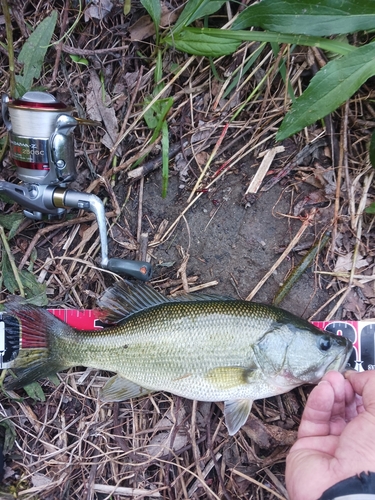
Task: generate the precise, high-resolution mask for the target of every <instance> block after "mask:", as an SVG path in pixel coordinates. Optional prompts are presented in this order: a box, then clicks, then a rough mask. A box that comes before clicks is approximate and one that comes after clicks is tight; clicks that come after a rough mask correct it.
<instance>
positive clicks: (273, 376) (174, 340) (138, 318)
mask: <svg viewBox="0 0 375 500" xmlns="http://www.w3.org/2000/svg"><path fill="white" fill-rule="evenodd" d="M98 305H99V307H100V308H101V310H102V312H103V315H104V316H105V321H106V322H107V323H109V324H110V325H109V326H107V327H105V328H103V329H100V330H93V331H82V330H78V329H75V328H73V327H71V326H70V325H68V324H66V323H64V322H62V321H61V320H59V319H58V318H56V317H55V316H53V315H52V314H51V313H49V312H48V311H47V310H46V309H43V308H41V307H38V306H34V305H31V304H29V303H27V302H25V301H23V300H21V299H20V298H19V297H14V296H11V297H10V298H9V299H8V300H7V302H6V304H5V314H9V315H12V316H14V317H16V318H17V320H18V322H19V325H20V329H21V346H22V349H20V350H19V353H18V356H17V357H16V358H15V360H14V365H13V368H12V370H13V371H14V373H15V376H16V378H13V379H11V380H10V381H8V382H6V384H5V386H6V388H7V389H18V388H21V387H23V386H25V385H27V384H30V383H31V382H33V381H36V380H40V379H42V378H44V377H46V376H48V375H51V374H53V373H56V372H59V371H62V370H65V369H68V368H71V367H75V366H85V367H91V368H96V369H100V370H106V371H110V372H114V373H115V375H114V376H113V377H111V378H110V379H109V380H108V381H107V383H106V384H105V385H104V387H103V388H102V389H101V391H100V394H99V397H100V399H101V400H102V401H104V402H111V401H124V400H126V399H129V398H135V397H139V396H143V395H146V394H150V393H153V392H156V391H165V392H169V393H172V394H174V395H177V396H181V397H184V398H188V399H192V400H198V401H211V402H224V417H225V423H226V426H227V429H228V433H229V435H234V434H235V433H236V432H237V431H238V430H239V429H240V428H241V427H242V426H243V425H244V424H245V423H246V421H247V419H248V416H249V413H250V411H251V407H252V404H253V401H254V400H257V399H263V398H267V397H271V396H275V395H278V394H283V393H285V392H288V391H290V390H292V389H294V388H295V387H298V386H300V385H302V384H306V383H309V384H315V383H317V382H318V381H319V380H320V379H321V378H322V376H323V375H324V374H325V373H326V372H327V371H329V370H337V371H341V372H342V371H344V370H345V367H346V364H347V362H348V359H349V356H350V353H351V350H352V343H351V341H350V340H349V339H347V338H345V337H342V336H337V335H334V334H332V333H328V332H325V331H323V330H320V329H318V328H317V327H315V326H314V325H312V324H310V323H309V322H308V321H306V320H303V319H301V318H299V317H298V316H295V315H294V314H292V313H290V312H287V311H285V310H283V309H279V308H277V307H274V306H269V305H264V304H259V303H256V302H248V301H243V300H238V299H234V298H231V297H221V296H216V295H210V294H201V295H186V296H179V297H173V298H171V297H165V296H164V295H162V294H161V293H159V292H158V291H156V290H154V289H153V288H152V287H150V286H148V285H146V284H137V283H132V282H128V281H125V280H123V281H118V282H116V283H115V284H114V285H113V286H112V287H110V288H108V289H107V290H106V291H105V292H104V294H103V295H102V297H101V298H100V299H99V301H98Z"/></svg>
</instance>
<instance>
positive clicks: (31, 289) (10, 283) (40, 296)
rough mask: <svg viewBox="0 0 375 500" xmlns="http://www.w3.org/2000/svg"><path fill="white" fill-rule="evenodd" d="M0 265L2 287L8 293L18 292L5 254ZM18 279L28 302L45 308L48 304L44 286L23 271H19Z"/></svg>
mask: <svg viewBox="0 0 375 500" xmlns="http://www.w3.org/2000/svg"><path fill="white" fill-rule="evenodd" d="M1 264H2V269H1V270H2V277H3V280H4V286H5V287H6V288H7V289H8V290H9V292H10V293H16V292H17V291H19V289H18V284H17V281H16V279H15V277H14V274H13V270H12V267H11V265H10V262H9V258H8V256H7V255H6V253H5V252H4V253H3V260H2V263H1ZM19 277H20V280H21V283H22V285H23V286H24V289H25V294H26V297H27V299H28V302H30V303H32V304H35V305H37V306H46V305H47V304H48V299H47V294H46V288H47V287H46V285H44V284H43V283H39V282H38V281H37V279H36V277H35V276H34V275H33V274H32V273H30V272H29V271H26V270H25V269H24V270H22V271H19Z"/></svg>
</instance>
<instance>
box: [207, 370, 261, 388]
mask: <svg viewBox="0 0 375 500" xmlns="http://www.w3.org/2000/svg"><path fill="white" fill-rule="evenodd" d="M255 368H256V367H254V369H255ZM254 369H253V368H243V367H241V366H220V367H218V368H213V369H212V370H210V371H209V372H208V373H207V374H206V378H207V380H209V381H210V382H211V384H212V385H213V386H214V387H216V388H217V389H221V390H226V389H233V387H238V386H240V385H243V384H247V383H249V378H250V377H251V374H252V373H253V372H254Z"/></svg>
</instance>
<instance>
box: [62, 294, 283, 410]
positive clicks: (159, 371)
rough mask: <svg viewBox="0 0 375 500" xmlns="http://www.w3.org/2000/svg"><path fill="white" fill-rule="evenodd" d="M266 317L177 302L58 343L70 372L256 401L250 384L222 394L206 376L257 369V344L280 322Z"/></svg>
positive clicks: (242, 307)
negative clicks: (90, 370) (111, 374)
mask: <svg viewBox="0 0 375 500" xmlns="http://www.w3.org/2000/svg"><path fill="white" fill-rule="evenodd" d="M265 312H266V311H264V310H263V308H262V307H261V306H258V305H257V304H254V303H246V302H241V301H228V302H191V303H189V302H182V303H173V302H171V303H167V304H161V305H158V306H155V307H153V308H150V309H149V310H147V311H146V312H144V313H137V314H135V315H133V316H132V317H130V318H129V320H127V321H125V322H124V323H123V324H122V325H119V326H117V327H115V328H108V329H107V330H102V331H97V330H96V331H92V332H77V331H74V333H72V334H71V335H68V336H67V337H66V336H61V337H58V338H57V339H56V344H55V346H56V349H57V350H59V351H61V352H63V353H66V354H69V357H67V358H66V359H65V358H64V362H66V364H69V365H70V366H76V365H85V366H86V365H89V366H95V367H96V368H100V369H103V370H110V371H115V372H117V373H119V374H120V375H122V376H123V377H125V378H128V379H130V380H132V381H134V382H136V383H138V384H140V385H143V386H145V387H147V388H149V389H153V390H161V389H163V390H166V391H171V392H174V393H175V394H179V395H184V396H185V397H188V398H192V399H199V400H202V401H212V400H218V401H219V400H222V399H223V398H224V399H225V397H227V396H228V395H229V394H230V395H231V396H236V397H241V396H242V397H243V396H244V395H245V394H247V395H248V396H249V395H251V394H250V392H251V391H250V390H249V389H250V388H249V386H248V384H246V383H245V382H244V384H243V387H239V388H238V391H236V393H235V392H234V390H233V387H230V388H229V389H220V388H218V387H217V385H215V384H213V381H212V378H207V377H206V375H207V373H208V372H209V371H210V370H213V369H215V368H219V367H221V366H239V367H241V366H243V367H245V368H247V367H251V366H254V354H253V351H252V344H253V343H254V342H255V341H256V339H257V338H258V337H259V336H260V335H262V333H265V332H266V331H267V329H269V328H270V326H271V324H272V322H273V321H276V317H275V318H272V317H270V315H269V314H268V318H267V317H266V315H265ZM256 313H257V314H258V316H259V317H258V318H257V317H255V314H256ZM268 313H269V311H268ZM252 315H253V316H254V318H252V319H251V316H252ZM140 360H141V362H140ZM223 376H224V377H225V376H227V377H230V374H227V375H225V374H223ZM222 385H225V381H224V382H223V383H222ZM268 392H269V391H268ZM268 392H267V394H268ZM253 396H255V394H253Z"/></svg>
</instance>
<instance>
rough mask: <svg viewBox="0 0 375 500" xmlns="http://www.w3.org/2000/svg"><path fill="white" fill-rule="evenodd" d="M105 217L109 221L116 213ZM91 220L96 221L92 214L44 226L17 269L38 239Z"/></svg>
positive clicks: (22, 265) (26, 258) (32, 241)
mask: <svg viewBox="0 0 375 500" xmlns="http://www.w3.org/2000/svg"><path fill="white" fill-rule="evenodd" d="M105 215H106V217H107V218H108V219H110V218H111V217H115V216H116V213H115V212H107V213H106V214H105ZM93 220H96V217H95V215H94V214H88V215H86V216H85V217H77V218H76V219H72V220H66V221H64V222H60V223H59V224H52V225H50V226H46V227H44V228H43V229H40V230H39V231H38V232H37V233H36V234H35V236H34V238H33V239H32V240H31V242H30V244H29V246H28V248H27V250H26V252H25V255H24V256H23V258H22V260H21V263H20V265H19V266H18V269H20V270H21V269H22V268H23V267H24V266H25V264H26V262H27V260H28V259H29V257H30V255H31V252H32V251H33V249H34V248H35V245H36V244H37V243H38V241H39V240H40V238H41V237H42V236H44V235H45V234H48V233H49V232H51V231H55V230H56V229H61V228H63V227H68V226H74V225H75V224H84V223H85V222H91V221H93Z"/></svg>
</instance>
